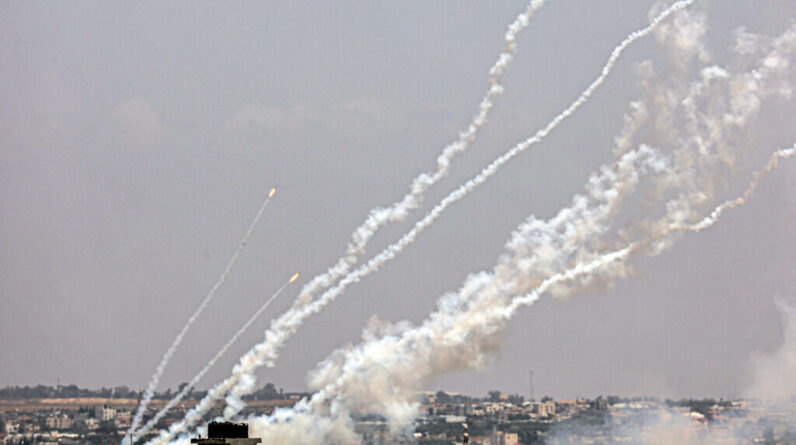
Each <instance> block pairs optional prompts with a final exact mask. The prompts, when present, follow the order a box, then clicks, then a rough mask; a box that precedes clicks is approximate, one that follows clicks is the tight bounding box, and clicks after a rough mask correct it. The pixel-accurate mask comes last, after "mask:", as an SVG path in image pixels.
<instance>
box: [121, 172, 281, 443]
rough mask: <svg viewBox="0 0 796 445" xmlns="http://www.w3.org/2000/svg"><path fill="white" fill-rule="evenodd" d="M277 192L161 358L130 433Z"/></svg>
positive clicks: (270, 195)
mask: <svg viewBox="0 0 796 445" xmlns="http://www.w3.org/2000/svg"><path fill="white" fill-rule="evenodd" d="M275 193H276V188H275V187H274V188H272V189H271V190H270V191H269V192H268V197H267V198H265V201H264V202H263V205H262V206H260V210H258V211H257V215H255V216H254V219H253V220H252V222H251V224H249V230H247V231H246V235H244V236H243V240H242V241H241V242H240V244H239V245H238V248H237V249H236V250H235V253H234V254H233V255H232V258H230V260H229V262H228V263H227V267H226V268H225V269H224V272H223V273H222V274H221V276H220V277H219V278H218V280H217V281H216V283H215V284H214V285H213V287H212V288H211V289H210V292H208V293H207V296H205V299H204V300H202V303H201V304H199V307H198V308H196V310H195V311H194V313H193V314H192V315H191V317H190V318H189V319H188V322H187V323H185V326H183V328H182V329H181V330H180V332H179V334H177V337H176V338H175V339H174V342H173V343H172V344H171V346H169V349H168V350H167V351H166V353H165V354H164V355H163V358H162V359H161V360H160V363H159V364H158V366H157V368H156V369H155V373H154V374H153V375H152V378H151V380H150V381H149V384H148V385H147V387H146V390H145V391H144V395H143V397H142V398H141V403H140V404H139V405H138V410H137V411H136V413H135V416H134V417H133V421H132V422H131V425H130V430H129V431H128V434H132V433H133V432H134V431H135V430H136V428H138V425H139V424H140V423H141V420H142V419H143V417H144V413H145V412H146V409H147V406H149V402H150V401H151V400H152V396H153V395H154V394H155V389H157V386H158V383H160V378H161V377H163V372H164V371H165V370H166V366H168V364H169V360H171V357H172V356H173V355H174V353H175V352H177V348H179V346H180V344H181V343H182V340H183V338H184V337H185V334H186V333H187V332H188V330H189V329H190V328H191V326H192V325H193V324H194V322H196V320H197V319H198V318H199V315H201V314H202V311H204V310H205V308H206V307H207V305H208V304H210V300H212V299H213V296H215V294H216V292H217V291H218V289H219V288H220V287H221V285H222V284H224V282H225V281H226V280H227V277H229V273H230V272H231V271H232V266H234V265H235V263H236V262H237V261H238V257H239V256H240V253H241V252H242V251H243V248H244V247H246V244H247V243H248V242H249V238H251V236H252V233H253V232H254V228H255V227H256V226H257V223H258V222H260V217H261V216H262V215H263V212H264V211H265V208H266V207H268V203H269V202H271V198H273V197H274V194H275Z"/></svg>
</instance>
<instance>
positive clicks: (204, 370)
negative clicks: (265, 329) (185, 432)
mask: <svg viewBox="0 0 796 445" xmlns="http://www.w3.org/2000/svg"><path fill="white" fill-rule="evenodd" d="M298 277H299V274H298V273H296V274H294V275H293V276H292V277H290V279H289V280H288V281H287V282H285V284H283V285H282V287H280V288H279V289H277V291H276V292H274V293H273V294H272V295H271V296H270V297H269V298H268V299H267V300H265V303H263V305H262V306H260V308H259V309H258V310H257V311H256V312H255V313H254V314H253V315H252V316H251V317H250V318H249V320H248V321H246V323H245V324H244V325H243V326H241V328H240V329H238V331H237V332H235V334H234V335H233V336H232V338H230V339H229V340H228V341H227V342H226V343H225V344H224V346H222V347H221V349H220V350H219V351H218V352H217V353H216V355H215V356H213V358H212V359H210V361H209V362H207V364H206V365H205V367H204V368H202V370H201V371H199V372H198V373H197V374H196V375H195V376H194V377H193V378H192V379H191V381H190V382H188V384H187V385H185V387H184V388H183V389H182V391H180V392H179V393H177V395H176V396H174V398H172V399H171V400H169V402H168V403H167V404H166V405H164V406H163V408H161V409H160V411H158V412H157V414H155V416H154V417H152V419H150V420H149V421H148V422H147V423H146V425H144V426H143V427H141V428H140V429H138V430H137V431H135V433H133V435H132V440H133V441H136V440H138V439H139V438H140V437H141V436H143V435H144V434H146V433H148V432H149V431H150V430H152V428H153V427H154V426H155V425H157V423H158V421H160V419H162V418H163V416H164V415H166V413H167V412H168V411H169V410H170V409H171V408H173V407H174V406H176V405H177V404H178V403H180V401H181V400H182V399H183V398H184V397H185V396H186V395H187V394H188V393H190V392H191V390H193V388H194V387H195V386H196V384H197V383H199V381H200V380H202V377H204V376H205V374H207V373H208V372H209V371H210V369H212V368H213V366H215V364H216V363H218V361H219V360H220V359H221V357H223V356H224V354H226V352H227V351H228V350H229V348H230V347H232V345H233V344H235V342H237V341H238V339H239V338H240V336H241V335H243V333H244V332H246V330H247V329H249V327H250V326H251V325H252V324H253V323H254V322H255V321H256V320H257V318H259V317H260V315H261V314H262V313H263V312H264V311H265V310H266V309H267V308H268V306H270V305H271V303H272V302H273V301H274V300H276V298H277V297H279V295H280V294H281V293H282V291H284V290H285V288H287V287H288V285H290V284H291V283H293V282H294V281H296V279H297V278H298Z"/></svg>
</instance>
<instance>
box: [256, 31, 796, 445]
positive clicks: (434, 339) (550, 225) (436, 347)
mask: <svg viewBox="0 0 796 445" xmlns="http://www.w3.org/2000/svg"><path fill="white" fill-rule="evenodd" d="M683 17H685V18H683ZM678 19H679V20H676V21H675V22H674V23H680V26H682V27H683V28H684V30H685V31H684V32H686V33H687V34H689V35H691V34H692V33H694V28H695V26H696V25H695V23H696V24H699V23H704V22H703V21H702V18H701V17H700V16H699V15H691V16H688V15H686V16H680V17H678ZM667 32H671V30H668V31H667ZM678 41H683V42H685V43H684V44H686V45H688V46H689V47H693V45H694V43H693V42H692V40H690V39H682V40H678ZM773 43H774V44H773V45H770V46H767V47H766V48H765V49H766V50H767V52H766V53H765V54H764V55H763V56H762V57H761V58H760V60H759V62H758V64H757V66H755V67H753V68H752V69H751V70H749V71H746V72H741V73H738V74H731V73H730V72H728V71H727V70H726V69H723V68H720V67H718V66H715V65H710V66H703V67H702V68H699V69H698V70H697V71H698V79H697V80H695V81H693V82H689V81H680V82H678V83H677V84H676V85H669V84H667V83H663V82H650V84H649V85H650V89H651V90H652V91H650V93H651V96H652V97H664V96H668V97H672V96H673V97H674V99H670V100H667V101H658V102H652V103H651V104H646V105H644V108H642V107H641V106H640V105H637V106H634V107H633V109H632V110H631V113H630V114H629V118H628V120H627V121H626V123H627V122H629V124H628V125H625V128H624V129H623V131H622V133H620V136H619V137H618V138H617V139H618V140H619V141H620V142H622V141H625V140H628V139H632V135H631V133H632V131H629V130H628V128H634V127H635V128H638V127H639V125H637V123H636V122H633V121H638V120H641V119H640V116H641V115H642V113H639V112H638V110H641V109H645V110H647V111H646V112H645V113H643V114H645V115H647V116H650V117H652V118H653V121H652V122H650V123H651V124H652V125H654V126H655V127H654V128H655V129H657V130H659V131H661V132H664V133H665V137H664V136H662V135H661V134H657V135H656V137H657V138H658V143H659V144H660V145H661V147H662V148H660V149H655V150H654V149H652V148H650V147H649V146H646V145H641V146H640V147H639V148H638V149H636V150H631V151H626V152H625V153H623V154H622V155H621V156H620V157H619V159H618V160H617V162H616V163H615V164H613V165H611V166H606V167H604V168H603V169H601V171H600V173H599V174H597V175H594V176H592V177H591V178H590V180H589V183H588V184H587V187H586V193H584V194H583V195H578V196H576V197H575V198H574V199H573V202H572V205H571V206H570V207H568V208H566V209H563V210H561V211H560V212H559V213H558V215H556V216H555V217H554V218H552V219H550V220H548V221H541V220H538V219H537V218H535V217H531V218H529V220H528V221H527V222H526V223H525V224H523V225H522V226H521V227H520V228H518V230H517V231H516V232H515V233H514V234H513V235H512V237H511V239H510V241H509V242H508V243H507V250H508V253H507V254H506V255H504V256H503V257H502V258H501V259H500V261H499V262H498V265H497V266H496V267H495V269H494V270H493V271H491V272H482V273H479V274H473V275H471V276H470V277H468V279H467V280H466V281H465V283H464V284H463V285H462V287H461V288H460V290H459V291H458V292H457V293H453V294H448V295H446V296H443V297H442V298H441V299H440V301H439V303H438V308H437V310H436V311H435V312H434V313H433V314H432V315H431V316H430V317H429V318H428V319H427V320H426V321H425V322H423V323H422V324H421V325H419V326H416V327H413V326H411V325H409V324H408V323H406V322H404V323H398V324H386V323H380V322H374V323H373V325H372V326H370V327H369V328H368V329H367V330H366V332H365V334H364V336H363V343H362V344H360V345H357V346H352V347H348V348H343V349H341V350H338V351H336V352H335V353H333V354H332V355H331V356H330V357H329V358H328V359H327V360H326V361H324V362H322V363H321V364H320V365H319V366H318V368H317V369H316V371H315V372H314V373H313V375H312V378H311V380H310V384H311V386H312V387H313V388H314V389H316V392H315V394H314V395H313V397H312V398H311V399H309V400H306V401H302V402H301V403H299V404H298V405H297V406H296V407H295V408H294V409H292V410H281V411H279V412H277V413H275V414H274V415H273V416H272V417H270V418H253V419H250V421H251V422H252V424H253V426H254V427H255V430H256V431H258V432H259V433H260V434H261V435H263V436H264V437H266V438H267V439H268V440H270V441H273V442H275V443H293V442H294V441H297V440H299V441H300V440H316V439H321V440H345V438H347V437H349V436H350V435H351V434H353V433H352V430H351V429H350V426H351V424H352V422H353V419H355V418H356V416H357V415H359V414H363V413H377V414H380V415H382V416H384V417H385V418H386V419H387V420H388V421H389V422H390V424H391V428H392V432H393V434H396V435H400V434H401V433H402V432H406V431H407V430H405V428H407V427H409V426H411V423H412V419H414V418H415V416H416V415H417V414H418V412H417V409H418V405H417V403H416V400H415V399H414V395H415V394H416V391H417V390H420V389H422V387H423V384H424V382H425V381H426V380H427V379H428V378H430V377H432V376H434V375H437V374H439V373H443V372H450V371H452V370H456V369H467V368H478V367H480V366H484V365H485V364H487V363H489V360H490V359H491V357H492V355H493V352H494V351H495V350H496V349H497V348H499V345H500V336H501V333H502V332H503V330H504V329H505V327H506V324H507V323H508V321H509V319H510V317H511V315H512V314H513V313H514V311H515V310H516V309H518V308H519V307H521V306H523V305H529V304H532V303H533V302H534V301H536V300H537V299H538V298H539V297H540V296H541V295H542V294H543V293H546V292H549V293H550V294H553V295H574V294H576V293H577V292H579V291H581V290H582V289H583V288H584V287H585V286H591V285H594V284H595V283H602V284H610V282H612V281H613V280H615V279H617V278H623V277H626V276H628V274H629V273H631V272H632V269H631V268H630V264H629V263H628V260H629V259H630V258H631V257H632V256H633V255H635V254H646V255H657V254H660V253H662V252H663V251H664V250H666V249H667V248H669V247H671V246H672V245H673V243H674V241H676V239H677V238H678V237H679V236H680V235H681V233H682V232H684V231H691V232H698V231H701V230H704V229H706V228H709V227H711V226H712V225H713V224H715V223H716V222H717V221H718V220H719V218H720V216H722V215H723V214H724V213H725V212H726V211H727V210H730V209H732V208H734V207H737V206H739V205H743V204H745V203H746V202H747V200H748V199H749V198H750V197H751V196H752V194H753V193H754V191H755V190H756V189H757V187H758V186H759V184H760V180H761V179H762V178H763V177H764V176H765V175H766V174H767V173H768V172H770V171H772V170H773V169H774V168H776V166H777V164H778V162H779V160H781V159H783V158H788V157H791V156H793V154H794V147H790V148H786V149H781V150H777V151H775V152H774V154H773V155H772V156H771V157H770V159H769V162H768V163H767V164H766V165H765V166H764V167H763V168H762V169H761V170H760V171H759V172H757V173H755V174H754V175H753V178H752V180H751V182H750V183H749V186H748V188H747V189H746V191H745V192H744V193H743V194H742V195H741V196H739V197H738V198H735V199H731V200H728V201H725V202H723V203H721V204H719V205H718V206H716V205H715V201H716V197H717V193H718V191H719V189H720V188H721V181H720V180H719V179H718V178H720V177H722V173H723V172H725V171H726V170H728V169H732V168H735V167H736V163H737V162H738V159H737V158H738V153H739V152H740V150H741V147H735V146H734V144H733V141H735V140H738V139H739V138H738V135H740V134H742V133H743V132H744V131H745V130H746V128H745V127H746V125H747V124H748V122H749V121H750V120H751V119H752V118H753V117H754V116H755V115H756V113H757V112H758V110H759V109H760V106H761V104H762V103H763V102H764V100H766V99H768V98H770V97H779V96H782V94H783V91H788V89H789V87H788V85H786V82H787V79H788V76H787V75H783V74H785V73H783V72H782V71H781V69H782V67H784V66H788V65H789V64H788V61H789V60H790V59H791V58H792V52H793V48H794V43H795V40H794V38H793V30H792V29H791V30H789V31H788V32H786V33H785V34H784V35H783V36H782V37H780V38H778V39H775V40H773ZM761 50H762V49H761ZM703 51H704V50H702V51H694V52H693V53H692V54H693V57H692V58H691V60H690V61H688V62H689V64H696V65H697V66H698V65H702V61H704V60H710V59H709V58H708V57H706V56H704V52H703ZM675 62H676V63H675V67H674V69H677V70H685V69H686V68H687V67H686V66H684V65H683V60H682V59H678V60H676V61H675ZM772 68H775V69H772ZM663 89H666V90H668V94H663V93H664V91H662V90H663ZM683 109H685V111H686V112H685V113H680V112H679V111H682V110H683ZM659 110H661V115H664V116H666V119H665V120H658V121H656V120H655V119H654V118H658V117H659V116H660V115H659V114H658V111H659ZM677 115H679V116H681V117H678V119H677V120H672V119H671V118H672V117H673V116H677ZM680 119H682V120H680ZM650 123H647V124H650ZM664 130H665V131H664ZM653 134H656V133H655V132H653ZM740 140H743V139H740ZM664 147H671V148H670V149H669V150H668V151H669V153H668V154H664V153H663V150H664ZM618 151H619V152H621V151H623V150H621V149H620V150H618ZM639 178H648V179H647V181H646V184H647V192H648V194H647V195H646V196H647V197H648V198H649V199H648V200H647V201H646V202H645V203H644V204H643V205H644V207H646V209H645V210H646V211H647V212H649V213H653V212H654V211H655V210H656V209H655V208H653V207H654V206H653V202H651V201H654V202H657V203H658V208H657V211H658V212H660V213H661V214H662V215H661V216H658V217H648V218H643V219H640V220H637V221H632V222H631V223H629V224H628V225H627V226H625V227H621V228H616V227H612V226H611V224H612V221H613V219H614V218H615V217H616V215H617V212H619V207H621V205H622V203H623V201H624V200H625V197H626V196H627V194H629V193H631V192H633V191H634V189H637V188H638V183H639ZM653 198H654V199H653ZM711 207H712V210H711ZM611 234H613V238H614V239H613V240H611V237H610V236H608V235H611ZM320 419H324V422H320V421H317V420H320ZM665 430H666V429H665V428H661V431H665ZM305 434H306V435H305Z"/></svg>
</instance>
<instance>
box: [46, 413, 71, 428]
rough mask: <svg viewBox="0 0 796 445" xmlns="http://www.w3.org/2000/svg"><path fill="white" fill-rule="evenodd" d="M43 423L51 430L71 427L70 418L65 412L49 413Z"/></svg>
mask: <svg viewBox="0 0 796 445" xmlns="http://www.w3.org/2000/svg"><path fill="white" fill-rule="evenodd" d="M45 424H46V425H47V428H49V429H51V430H68V429H69V428H72V419H70V418H69V416H67V415H66V414H51V415H49V416H47V419H46V420H45Z"/></svg>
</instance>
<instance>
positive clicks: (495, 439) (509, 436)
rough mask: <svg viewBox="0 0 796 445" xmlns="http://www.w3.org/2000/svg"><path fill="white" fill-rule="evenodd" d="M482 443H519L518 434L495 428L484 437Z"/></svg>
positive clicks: (497, 444) (489, 444) (485, 444)
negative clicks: (487, 436)
mask: <svg viewBox="0 0 796 445" xmlns="http://www.w3.org/2000/svg"><path fill="white" fill-rule="evenodd" d="M483 443H484V445H519V443H520V436H519V434H517V433H506V432H503V431H499V430H495V431H493V432H492V435H491V436H489V438H486V439H484V442H483Z"/></svg>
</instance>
